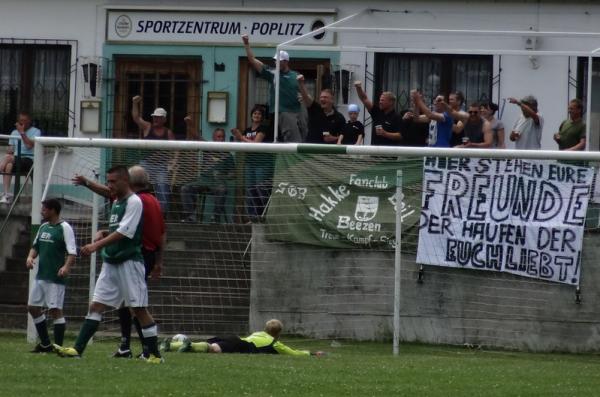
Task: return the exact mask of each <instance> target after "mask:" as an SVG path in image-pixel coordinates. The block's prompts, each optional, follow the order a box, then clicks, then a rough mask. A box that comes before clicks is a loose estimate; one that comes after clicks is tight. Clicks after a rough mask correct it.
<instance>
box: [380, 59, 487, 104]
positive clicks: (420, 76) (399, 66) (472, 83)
mask: <svg viewBox="0 0 600 397" xmlns="http://www.w3.org/2000/svg"><path fill="white" fill-rule="evenodd" d="M414 88H418V89H420V90H421V91H422V92H423V95H424V96H425V101H426V103H431V100H432V99H433V97H435V96H436V95H438V94H440V93H441V94H444V95H447V94H449V93H450V92H452V91H462V92H463V94H464V95H465V105H468V104H469V103H472V102H476V101H477V102H487V101H489V100H490V98H491V94H492V56H479V55H475V56H472V55H420V54H377V55H376V58H375V93H376V95H375V97H374V98H373V100H376V99H377V98H378V97H379V94H380V93H381V92H383V91H391V92H393V93H394V94H396V97H397V98H398V101H397V104H396V106H397V110H402V109H408V108H410V90H411V89H414Z"/></svg>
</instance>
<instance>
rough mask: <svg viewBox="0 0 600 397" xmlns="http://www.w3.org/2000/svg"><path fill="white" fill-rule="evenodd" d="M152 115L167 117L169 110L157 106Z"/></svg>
mask: <svg viewBox="0 0 600 397" xmlns="http://www.w3.org/2000/svg"><path fill="white" fill-rule="evenodd" d="M150 116H151V117H167V111H166V110H165V109H163V108H156V109H154V112H153V113H152V114H151V115H150Z"/></svg>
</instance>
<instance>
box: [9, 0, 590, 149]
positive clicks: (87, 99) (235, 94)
mask: <svg viewBox="0 0 600 397" xmlns="http://www.w3.org/2000/svg"><path fill="white" fill-rule="evenodd" d="M365 7H370V8H372V9H377V10H379V11H371V12H368V13H365V14H363V15H360V16H358V17H356V18H353V19H352V20H351V21H349V22H348V23H347V24H345V25H343V26H353V27H357V26H363V27H381V28H405V29H411V28H418V29H442V30H446V29H449V30H487V31H508V32H510V31H513V32H515V31H518V32H524V31H531V32H588V33H594V32H595V34H587V35H580V36H577V37H573V36H567V35H560V34H558V35H541V36H539V37H538V36H536V35H535V33H534V34H532V35H531V36H525V35H522V34H510V33H506V34H503V33H494V34H481V33H479V34H476V33H468V32H467V33H465V32H462V33H461V32H447V31H446V32H437V33H431V32H423V33H420V34H419V33H416V32H415V31H411V32H406V31H405V32H401V33H400V32H388V33H386V32H384V31H380V32H378V33H375V32H369V33H367V32H347V31H337V32H332V31H328V32H327V33H326V34H325V35H324V36H323V37H322V38H311V39H309V40H308V41H306V43H308V44H310V45H318V49H316V50H313V51H307V50H293V49H292V50H290V54H291V57H292V62H291V66H292V67H293V68H294V69H296V70H299V71H300V72H302V73H303V74H305V75H306V76H307V78H308V79H309V80H310V81H311V82H312V83H313V84H314V85H315V86H316V87H328V86H332V87H333V88H334V89H335V90H336V93H337V101H338V106H339V108H340V110H342V111H344V110H345V105H347V104H348V103H351V102H357V98H356V95H355V92H354V90H353V89H352V85H351V84H349V83H350V82H351V81H352V80H355V79H358V80H363V81H366V88H367V92H369V93H371V95H372V96H376V95H377V93H378V92H381V91H382V90H391V91H393V92H396V93H397V95H398V98H399V108H402V107H404V106H406V104H407V102H406V101H407V98H408V95H407V94H408V92H409V90H410V89H411V88H420V89H422V90H423V91H424V92H425V94H426V95H427V96H431V95H434V94H437V93H438V92H442V93H448V92H450V91H453V90H461V91H463V92H464V93H465V95H466V98H467V103H468V102H471V101H481V100H492V101H494V102H497V103H498V104H499V105H500V116H501V119H502V120H503V121H504V124H505V125H506V126H507V128H508V129H510V127H511V126H512V125H513V123H514V121H515V119H516V118H517V116H518V114H519V109H518V108H517V107H516V106H514V105H510V104H508V103H507V102H506V98H507V97H510V96H514V97H522V96H525V95H528V94H533V95H535V96H536V97H537V98H538V102H539V106H540V111H541V112H542V114H543V115H544V116H545V127H544V134H543V141H542V147H543V148H545V149H555V148H556V144H555V143H554V141H553V140H552V134H553V133H554V132H555V131H556V130H557V128H558V126H559V124H560V122H561V120H563V119H564V118H565V117H566V116H567V112H566V109H567V103H568V100H569V99H570V98H574V97H580V98H583V99H584V100H585V97H586V80H587V66H586V65H587V62H588V58H587V57H585V53H586V52H587V51H590V50H593V49H595V48H598V47H600V28H599V26H600V4H595V2H590V1H572V2H568V3H567V2H557V1H543V0H540V1H535V2H532V1H502V2H498V1H480V2H471V1H410V2H404V1H402V2H399V1H384V0H378V1H371V2H362V1H355V0H344V1H331V2H327V3H323V2H321V1H315V0H306V1H304V2H302V3H290V2H283V1H280V2H277V1H261V0H250V1H248V0H246V1H231V0H221V1H191V0H189V1H177V2H170V3H169V4H168V5H165V3H164V2H159V1H153V0H146V1H134V0H131V1H114V2H109V1H102V0H88V1H78V0H57V1H52V2H48V1H43V0H37V1H36V0H27V1H14V0H4V1H3V2H2V5H1V12H0V128H1V131H2V132H3V133H8V132H10V130H11V126H12V125H13V123H14V119H15V117H16V112H17V111H18V110H19V109H22V108H23V109H28V110H30V111H31V112H32V114H33V117H34V119H35V121H36V123H37V124H38V125H39V126H40V127H41V128H42V130H43V131H45V134H47V135H60V136H74V137H79V136H85V137H99V136H104V137H139V132H138V131H137V128H136V127H135V125H134V124H133V121H132V119H131V117H130V116H129V112H130V106H131V105H130V104H131V97H132V96H134V95H137V94H140V95H142V96H143V98H144V102H143V105H144V106H143V112H144V115H146V116H148V115H149V114H150V112H151V111H152V109H153V108H154V107H156V106H161V107H164V108H166V109H167V111H168V112H169V125H170V126H171V128H173V129H174V131H175V133H176V135H178V137H179V138H183V137H185V129H184V128H183V117H184V116H185V115H186V114H191V115H193V116H194V117H195V119H196V120H198V123H199V128H200V129H201V131H202V134H203V135H204V136H205V137H209V136H210V132H211V131H212V130H213V129H214V128H215V127H217V126H219V127H224V128H225V130H226V131H229V130H230V129H231V128H232V127H234V126H244V125H245V124H246V123H247V118H248V110H249V109H250V108H251V107H252V106H253V105H254V104H255V103H266V97H267V90H266V85H265V83H264V82H263V81H261V80H258V79H257V78H256V77H255V75H254V73H253V72H252V71H249V70H248V64H247V61H246V58H245V53H244V50H243V47H242V46H241V40H240V35H241V34H242V33H248V34H250V39H251V43H253V45H254V48H255V53H256V55H257V56H259V57H260V58H261V59H264V60H270V58H271V57H272V55H273V53H274V46H275V45H277V44H280V43H282V42H284V41H286V40H289V39H291V38H294V37H297V35H299V34H304V33H307V32H309V31H310V29H312V28H315V27H319V26H321V25H320V24H321V23H323V24H329V23H331V22H333V21H339V20H341V19H342V18H345V17H348V16H350V15H352V14H354V13H357V12H359V11H361V10H363V9H364V8H365ZM331 44H339V45H341V46H346V47H348V46H355V47H362V46H365V47H369V51H364V50H357V51H349V50H348V51H343V52H338V51H331V50H329V51H328V50H327V49H326V48H324V46H327V45H331ZM378 48H379V50H378ZM398 48H403V51H404V52H397V51H399V50H398ZM525 49H529V50H541V51H564V53H563V54H561V55H554V56H543V55H539V56H538V55H536V56H527V55H507V54H506V52H507V51H511V50H518V51H522V50H525ZM390 51H396V52H390ZM501 53H502V54H501ZM567 53H569V54H572V55H571V56H569V55H567ZM599 65H600V64H599ZM97 67H98V68H97ZM96 71H98V72H96ZM594 71H595V73H594V77H595V79H594V84H593V87H600V81H596V80H599V79H598V78H597V73H598V67H597V65H596V63H594ZM84 75H85V77H86V78H88V82H85V81H84V80H85V79H84ZM94 80H95V81H96V82H100V80H101V84H99V83H98V90H95V89H93V88H92V89H91V88H90V81H91V82H94ZM340 81H341V82H342V84H339V82H340ZM348 85H349V86H350V87H349V89H348ZM345 89H346V90H347V91H346V92H344V90H345ZM593 91H594V92H597V90H596V89H594V90H593ZM223 97H225V99H226V101H225V103H226V108H223V101H222V100H220V99H221V98H223ZM98 103H99V104H100V105H101V106H100V111H99V113H98V114H99V121H100V127H99V128H98V126H97V125H96V123H95V121H96V120H97V117H96V116H95V113H94V112H95V111H94V109H95V107H94V106H95V105H96V104H98ZM209 103H210V104H212V106H213V110H212V112H210V113H211V114H210V115H209ZM82 108H86V109H87V110H86V117H85V118H84V119H85V120H84V124H83V125H82V117H81V116H82ZM591 111H592V124H591V129H590V131H591V135H590V139H589V140H588V149H591V150H598V146H599V139H598V128H599V127H598V117H597V116H598V112H600V98H598V95H597V94H594V95H593V98H592V109H591ZM209 116H210V117H209ZM368 121H369V120H368V119H367V122H368ZM508 146H509V147H511V144H510V143H509V145H508Z"/></svg>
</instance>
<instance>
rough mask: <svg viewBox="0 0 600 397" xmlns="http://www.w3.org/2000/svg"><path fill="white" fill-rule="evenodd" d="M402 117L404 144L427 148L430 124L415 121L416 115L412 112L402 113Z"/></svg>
mask: <svg viewBox="0 0 600 397" xmlns="http://www.w3.org/2000/svg"><path fill="white" fill-rule="evenodd" d="M400 114H401V115H402V125H403V127H402V138H403V139H402V144H403V145H404V146H427V138H428V137H429V124H428V123H420V122H418V121H416V120H415V118H416V116H415V113H414V112H412V111H410V110H402V111H400Z"/></svg>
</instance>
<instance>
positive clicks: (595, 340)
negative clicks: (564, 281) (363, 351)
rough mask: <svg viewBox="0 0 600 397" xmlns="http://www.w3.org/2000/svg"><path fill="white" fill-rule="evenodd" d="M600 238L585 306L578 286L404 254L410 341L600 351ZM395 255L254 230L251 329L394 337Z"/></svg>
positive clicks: (588, 273) (591, 238) (404, 317)
mask: <svg viewBox="0 0 600 397" xmlns="http://www.w3.org/2000/svg"><path fill="white" fill-rule="evenodd" d="M599 240H600V236H599V235H597V234H592V233H586V235H585V238H584V250H583V252H584V254H583V262H582V269H583V273H582V284H581V291H582V295H581V297H582V303H581V304H577V303H575V288H574V287H570V286H565V285H559V284H552V283H547V282H540V281H535V280H532V279H526V278H519V277H515V276H512V275H508V274H500V273H492V272H483V271H467V270H461V269H450V268H441V267H439V268H438V267H434V266H428V267H426V268H425V272H424V281H423V283H418V282H417V279H418V270H419V266H418V265H417V264H416V263H415V257H414V256H413V255H411V254H403V255H402V281H401V310H400V315H401V329H400V335H401V340H402V341H411V342H425V343H443V344H473V345H485V346H493V347H501V348H508V349H519V350H531V351H572V352H582V351H596V350H598V349H600V288H599V287H598V285H600V268H599V267H598V265H597V257H598V254H599V252H598V248H597V247H598V241H599ZM393 261H394V253H393V252H374V251H366V250H362V251H351V252H342V251H338V250H326V249H322V248H319V247H311V246H301V245H293V244H283V243H273V242H269V241H267V240H266V239H265V235H264V229H263V227H262V226H260V225H254V228H253V245H252V272H251V277H252V280H251V285H252V289H251V305H250V328H251V329H259V328H261V327H262V326H263V324H264V322H265V321H266V320H268V319H269V318H272V317H276V318H280V319H281V320H282V321H283V322H284V325H285V328H286V332H289V333H298V334H302V335H307V336H310V337H315V338H352V339H363V340H371V339H389V338H391V335H392V317H393V316H392V314H393V277H394V269H393Z"/></svg>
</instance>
